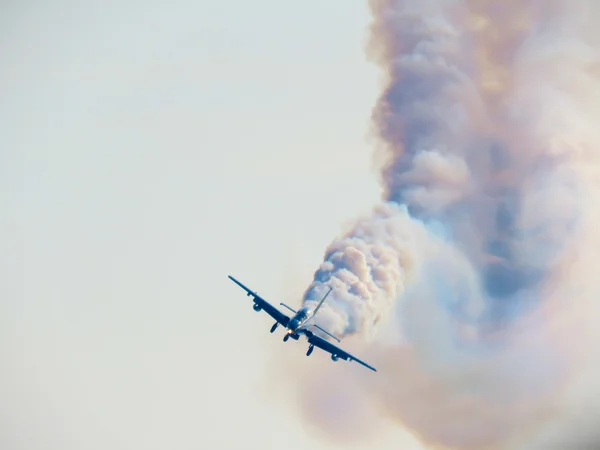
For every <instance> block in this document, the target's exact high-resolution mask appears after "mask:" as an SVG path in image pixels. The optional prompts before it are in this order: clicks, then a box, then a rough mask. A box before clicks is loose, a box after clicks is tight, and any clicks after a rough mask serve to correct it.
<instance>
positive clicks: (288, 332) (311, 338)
mask: <svg viewBox="0 0 600 450" xmlns="http://www.w3.org/2000/svg"><path fill="white" fill-rule="evenodd" d="M229 279H230V280H231V281H233V282H234V283H235V284H237V285H238V286H239V287H241V288H242V289H243V290H244V291H246V295H247V296H249V297H253V300H254V305H253V306H252V307H253V308H254V311H257V312H259V311H261V310H264V311H265V312H266V313H267V314H269V315H270V316H271V317H272V318H273V319H275V323H274V324H273V326H272V327H271V333H273V332H274V331H275V330H276V329H277V327H278V326H279V325H282V326H283V327H284V328H285V335H284V336H283V342H287V341H288V339H290V338H292V339H294V340H295V341H297V340H298V339H300V335H301V334H304V335H305V336H306V337H307V339H308V343H309V344H310V345H309V347H308V351H307V352H306V356H310V354H311V353H312V352H313V350H314V348H315V347H319V348H321V349H323V350H325V351H326V352H329V353H331V359H332V361H337V360H338V359H340V358H341V359H343V360H345V361H348V360H351V361H356V362H357V363H359V364H362V365H363V366H365V367H367V368H368V369H371V370H372V371H374V372H377V369H375V368H374V367H371V366H370V365H368V364H367V363H365V362H364V361H361V360H360V359H358V358H356V357H354V356H352V355H351V354H350V353H347V352H345V351H344V350H342V349H341V348H339V347H337V346H335V345H333V344H332V343H331V342H329V341H327V340H325V339H323V338H322V337H320V336H317V335H316V334H314V333H313V332H312V331H310V330H309V328H310V327H314V328H317V329H318V330H320V331H322V332H323V333H325V334H327V335H328V336H330V337H332V338H333V339H335V340H336V341H337V342H340V340H339V339H338V338H337V337H335V336H334V335H333V334H331V333H329V332H328V331H326V330H324V329H323V328H321V327H320V326H319V325H317V324H314V323H310V324H309V323H308V322H309V321H310V320H311V319H313V318H314V317H315V314H316V313H317V311H319V308H320V307H321V305H323V302H325V299H326V298H327V296H328V295H329V293H330V292H331V289H332V288H330V289H329V291H328V292H327V294H325V296H324V297H323V299H322V300H321V301H320V302H319V304H318V305H317V307H316V308H315V310H314V311H313V310H311V309H310V308H309V307H308V306H305V307H303V308H300V309H299V310H298V311H296V310H295V309H293V308H291V307H290V306H288V305H286V304H285V303H280V305H281V306H284V307H285V308H287V309H289V310H290V311H292V312H293V313H294V315H293V316H292V317H289V316H287V315H286V314H284V313H282V312H281V311H279V309H277V308H276V307H275V306H273V305H271V304H270V303H269V302H267V301H266V300H265V299H263V298H262V297H260V296H259V295H258V294H257V293H256V292H253V291H251V290H250V289H249V288H247V287H246V286H244V285H243V284H242V283H240V282H239V281H238V280H236V279H235V278H234V277H232V276H231V275H229Z"/></svg>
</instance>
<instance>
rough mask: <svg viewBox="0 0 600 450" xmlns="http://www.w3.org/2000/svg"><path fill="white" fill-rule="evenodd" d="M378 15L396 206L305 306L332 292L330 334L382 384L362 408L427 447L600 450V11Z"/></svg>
mask: <svg viewBox="0 0 600 450" xmlns="http://www.w3.org/2000/svg"><path fill="white" fill-rule="evenodd" d="M371 5H372V10H373V14H374V22H373V26H372V40H371V42H370V45H369V49H368V52H369V55H370V56H371V57H372V59H373V60H374V61H375V62H377V63H378V64H379V65H380V66H381V67H382V68H383V69H384V73H385V75H386V85H385V89H384V90H383V92H382V94H381V97H380V98H379V100H378V102H377V104H376V107H375V109H374V113H373V122H374V125H375V128H376V131H377V134H378V136H379V137H380V140H381V144H382V151H381V155H380V156H381V158H382V182H383V185H384V187H385V198H384V199H383V201H382V204H381V205H378V206H376V207H375V208H374V210H373V213H372V214H371V215H370V216H368V217H364V218H362V219H360V220H358V221H357V223H356V225H355V226H354V227H353V228H352V229H351V230H350V231H349V232H348V233H347V234H346V235H345V236H342V237H340V238H339V239H336V240H335V241H334V242H333V243H332V244H331V245H330V247H329V248H328V249H327V251H326V254H325V257H324V262H323V263H322V264H321V266H320V267H319V269H318V270H317V271H316V273H315V276H314V282H313V283H312V284H311V286H309V288H308V289H307V291H306V293H305V296H304V301H305V303H306V304H308V305H314V303H315V302H316V301H318V299H320V297H321V296H322V295H323V294H324V293H325V292H326V290H327V289H328V287H329V286H332V287H333V288H334V290H333V292H332V295H331V297H330V298H331V300H330V301H328V302H327V303H326V305H325V306H324V307H323V309H322V310H321V311H322V313H320V314H321V317H320V318H319V320H320V321H321V323H323V324H324V325H325V326H327V327H328V328H329V329H330V330H331V331H333V332H334V333H337V334H338V335H340V336H342V337H354V338H355V339H354V340H355V341H356V339H362V340H363V341H365V342H368V343H369V344H368V349H369V351H368V352H367V349H364V351H363V352H362V353H361V354H363V355H365V357H367V356H368V359H370V360H371V361H372V362H374V363H375V364H376V365H378V366H379V369H380V372H379V373H378V374H376V375H374V376H363V375H360V378H358V379H356V380H355V383H356V384H355V389H357V392H360V394H358V393H356V392H355V393H354V395H360V396H361V398H363V397H365V398H369V399H370V402H371V403H372V405H373V411H372V412H373V414H375V411H378V412H379V413H381V412H382V411H383V415H384V416H387V417H389V418H392V419H393V420H394V421H396V423H397V424H399V425H400V426H402V427H404V428H406V429H408V430H410V431H411V432H412V433H413V434H414V435H416V436H418V437H419V439H421V440H422V441H423V442H424V443H426V444H428V445H431V446H435V447H438V446H439V447H445V448H455V449H487V448H518V449H525V448H527V449H533V448H544V449H549V448H555V447H553V445H556V448H565V447H564V445H567V446H570V448H586V449H587V448H595V447H593V445H598V446H599V447H598V448H600V441H596V440H595V439H596V436H595V435H593V434H590V433H591V431H590V430H591V429H593V428H592V427H590V426H588V425H589V424H590V423H592V424H593V420H589V418H590V415H591V416H592V417H593V415H594V414H596V413H597V412H598V409H597V407H598V406H599V405H598V399H599V398H600V395H599V394H600V385H598V383H597V382H596V383H594V381H593V380H596V379H600V377H598V378H596V377H597V376H598V375H600V371H599V370H598V369H597V367H599V366H600V357H599V356H600V351H598V350H594V349H595V348H600V347H598V344H600V332H599V331H597V329H598V328H599V327H597V326H596V323H597V322H598V319H600V314H599V312H600V308H599V307H598V306H596V305H597V299H598V298H600V296H599V294H600V277H598V275H597V273H596V269H595V268H596V267H598V262H599V258H600V256H599V255H600V253H599V251H600V214H599V213H598V212H597V210H598V207H597V200H599V199H600V184H599V182H600V170H599V169H600V128H598V124H599V123H600V121H599V119H600V77H599V74H600V70H599V69H600V64H599V63H600V51H599V49H600V47H599V44H600V39H599V36H598V33H597V32H596V30H595V24H596V23H598V21H599V20H600V6H599V4H598V2H596V1H594V0H590V1H585V0H569V1H567V0H565V1H561V0H550V1H539V0H515V1H511V0H503V1H491V0H490V1H488V0H471V1H458V0H420V1H413V0H374V1H372V2H371ZM382 330H388V331H389V330H393V331H395V332H396V336H397V339H395V340H394V341H393V342H384V341H383V338H382V337H381V336H382V335H381V332H382ZM351 341H352V339H350V341H347V342H351ZM354 348H356V347H354ZM348 374H352V375H348ZM354 374H355V372H354V371H339V370H334V369H331V370H329V371H328V372H326V373H325V374H324V375H323V376H324V377H325V378H327V377H329V378H330V379H329V381H331V382H332V383H334V384H335V383H337V381H336V380H339V377H344V376H351V377H354ZM319 383H320V384H321V385H322V384H323V383H327V381H324V380H323V379H321V380H320V381H319ZM597 385H598V386H599V388H597V387H596V386H597ZM300 386H301V388H302V386H304V387H306V390H305V391H303V392H304V394H306V395H305V397H306V396H308V397H309V398H310V393H311V392H314V390H312V387H313V385H312V383H311V382H309V381H306V382H304V384H303V383H302V382H300ZM349 395H350V394H349ZM357 398H358V397H357ZM337 401H338V400H335V399H333V398H329V397H327V395H326V394H323V393H321V395H320V397H319V398H312V401H309V402H305V403H307V404H309V405H308V406H307V407H306V410H307V412H308V413H309V415H311V417H318V420H317V421H316V422H318V423H321V424H324V428H327V427H328V426H329V425H330V424H331V420H326V419H325V418H324V414H325V415H327V414H329V415H330V416H332V415H335V414H340V410H339V409H338V410H337V412H336V408H335V405H336V402H337ZM361 402H362V400H361ZM332 405H333V407H332ZM361 405H363V406H361V413H360V414H364V404H363V403H361ZM350 409H351V408H350ZM575 410H577V411H578V414H580V415H575V414H574V411H575ZM323 411H329V412H328V413H327V414H326V413H324V412H323ZM315 414H317V415H316V416H315ZM348 414H349V413H348V410H347V409H345V410H344V415H348ZM357 414H358V413H357ZM349 423H350V422H349ZM352 426H356V425H355V424H352ZM332 429H337V428H335V427H333V428H332ZM561 442H562V443H561Z"/></svg>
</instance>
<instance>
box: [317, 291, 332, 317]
mask: <svg viewBox="0 0 600 450" xmlns="http://www.w3.org/2000/svg"><path fill="white" fill-rule="evenodd" d="M332 290H333V288H332V287H330V288H329V292H327V294H325V297H323V300H321V301H320V302H319V304H318V305H317V307H316V308H315V310H314V312H313V317H314V315H315V314H317V311H318V310H319V308H320V307H321V305H322V304H323V302H324V301H325V299H326V298H327V296H328V295H329V293H330V292H331V291H332Z"/></svg>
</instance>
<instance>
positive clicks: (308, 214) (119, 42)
mask: <svg viewBox="0 0 600 450" xmlns="http://www.w3.org/2000/svg"><path fill="white" fill-rule="evenodd" d="M3 5H4V6H2V7H1V8H2V11H1V14H0V58H1V64H2V67H3V70H2V71H0V183H1V184H0V186H1V190H0V206H1V208H2V211H3V214H2V215H0V236H2V252H0V268H1V273H2V274H3V275H2V281H1V282H0V405H2V407H1V408H0V446H1V447H2V448H3V449H6V450H21V449H28V450H38V449H40V450H41V449H44V450H54V449H56V450H58V449H60V450H71V449H73V450H74V449H77V450H80V449H85V450H96V449H98V450H100V449H107V448H110V449H111V450H120V449H131V448H136V449H139V450H153V449H164V448H177V449H180V450H185V449H198V448H211V449H214V450H218V449H231V448H241V447H240V446H244V448H263V449H274V448H281V446H282V445H285V447H286V448H287V449H289V450H295V449H300V448H312V449H317V450H318V449H328V448H336V447H334V446H333V444H331V443H328V442H326V441H324V440H323V439H321V438H320V437H319V436H318V435H316V434H314V433H313V432H311V430H310V429H307V428H305V426H304V425H303V423H302V422H301V421H300V420H299V419H298V417H297V413H296V411H295V407H294V405H293V404H291V402H292V401H293V395H290V401H289V402H286V400H285V398H284V399H283V400H281V399H279V401H277V402H274V401H272V396H270V395H268V392H267V391H268V390H269V380H270V376H271V375H270V373H269V371H270V370H271V369H272V366H271V364H270V358H271V357H272V355H273V351H274V350H273V349H275V348H277V349H279V348H280V346H281V345H283V344H282V343H281V342H280V340H279V339H278V338H274V337H273V336H271V335H270V334H269V333H268V330H269V328H270V326H271V321H270V319H269V318H267V317H265V316H264V315H257V314H255V313H254V312H253V310H252V309H251V301H250V299H249V298H248V297H246V296H245V295H244V294H243V292H242V291H241V290H240V289H239V288H238V287H237V286H235V285H234V284H233V283H231V282H230V281H229V280H228V279H227V275H229V274H232V275H234V276H236V277H237V278H238V279H240V280H241V281H243V282H244V283H246V284H247V285H249V286H250V287H251V288H252V289H255V290H257V291H258V292H259V293H260V294H261V295H262V296H264V297H265V298H266V299H267V300H270V301H272V302H273V303H275V304H277V303H279V301H285V302H288V303H289V304H292V305H298V304H300V302H301V296H302V294H303V292H304V290H305V289H306V287H307V286H308V285H309V283H310V282H311V279H312V273H313V271H314V270H315V269H316V268H317V267H318V265H319V264H320V262H321V260H322V257H323V252H324V250H325V248H326V246H327V245H328V244H329V243H330V242H331V240H332V238H334V237H335V236H337V235H339V234H340V233H341V232H342V229H343V227H344V226H346V224H347V222H348V221H349V220H352V219H353V218H354V217H356V216H358V215H360V214H362V213H364V212H365V211H367V210H368V209H369V208H370V206H371V205H372V204H373V203H374V202H376V201H377V199H378V198H379V197H380V194H381V193H380V188H379V185H378V176H377V173H376V170H375V167H374V162H373V161H374V160H373V144H372V142H371V141H370V140H369V132H370V128H369V125H370V123H369V122H370V114H371V109H372V107H373V105H374V102H375V100H376V97H377V92H378V76H379V74H378V72H377V70H376V68H375V67H374V66H373V65H371V64H370V63H369V62H368V61H367V60H366V58H365V56H364V46H365V43H366V38H367V31H368V30H367V27H368V24H369V22H370V17H369V12H368V9H367V5H366V2H347V1H345V0H329V1H327V2H323V1H318V0H306V1H303V2H292V3H290V2H278V1H274V0H258V1H254V2H245V1H241V0H237V1H231V2H208V1H191V0H182V1H175V2H158V1H147V2H139V1H131V0H123V1H120V2H116V1H114V0H110V1H102V2H100V1H96V2H70V1H67V0H61V1H57V2H50V1H48V0H44V1H38V2H21V3H20V4H18V5H17V3H16V2H13V3H4V4H3ZM290 352H295V353H297V355H298V357H299V358H300V357H302V358H304V352H305V348H304V347H303V346H302V345H300V344H299V343H292V345H291V346H290ZM310 363H311V360H306V364H307V365H310ZM344 364H345V363H344ZM289 376H290V377H294V376H295V374H294V373H293V372H291V373H289ZM386 439H387V441H386ZM386 442H389V443H392V444H394V445H395V446H397V445H404V447H403V448H406V449H408V450H410V448H415V449H417V448H418V446H416V444H414V441H413V440H412V438H410V437H408V436H407V435H404V434H402V433H401V432H399V434H398V435H394V436H387V437H382V443H381V445H382V446H384V445H385V443H386ZM372 445H373V443H371V444H369V445H367V446H366V447H365V448H372ZM411 445H412V446H413V447H410V446H411ZM382 448H383V447H382Z"/></svg>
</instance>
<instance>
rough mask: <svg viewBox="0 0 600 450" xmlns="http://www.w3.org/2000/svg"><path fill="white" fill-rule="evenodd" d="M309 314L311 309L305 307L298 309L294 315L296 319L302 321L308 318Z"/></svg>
mask: <svg viewBox="0 0 600 450" xmlns="http://www.w3.org/2000/svg"><path fill="white" fill-rule="evenodd" d="M311 313H312V311H311V309H310V308H309V307H308V306H305V307H304V308H300V310H299V311H298V312H297V313H296V317H297V318H298V319H299V320H300V321H302V320H305V319H306V318H307V317H309V316H310V314H311Z"/></svg>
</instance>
